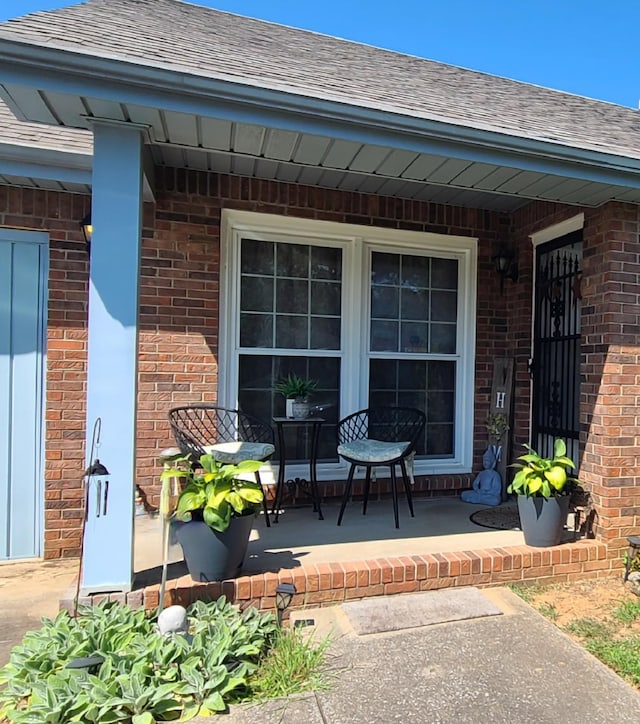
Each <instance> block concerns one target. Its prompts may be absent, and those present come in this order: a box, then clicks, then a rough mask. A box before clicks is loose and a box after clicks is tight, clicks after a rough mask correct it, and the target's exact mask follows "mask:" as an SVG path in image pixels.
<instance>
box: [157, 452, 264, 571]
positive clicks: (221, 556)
mask: <svg viewBox="0 0 640 724" xmlns="http://www.w3.org/2000/svg"><path fill="white" fill-rule="evenodd" d="M261 465H262V463H261V462H259V461H257V460H245V461H243V462H241V463H238V464H237V465H223V464H222V463H219V462H217V461H216V460H215V459H214V457H213V455H202V456H201V458H200V462H199V468H195V467H193V466H192V465H191V458H190V456H179V457H176V458H174V460H173V466H172V467H170V468H168V469H166V470H164V471H163V473H162V476H161V479H162V481H163V482H164V481H169V480H170V479H173V478H179V479H181V481H182V491H181V492H180V494H179V495H178V499H177V503H176V507H175V511H174V513H173V519H174V521H175V522H174V529H175V533H176V537H177V539H178V542H179V543H180V545H181V546H182V550H183V552H184V558H185V561H186V564H187V568H188V569H189V574H190V575H191V578H193V580H195V581H221V580H225V579H228V578H235V576H236V575H237V574H238V572H239V570H240V568H241V567H242V563H243V561H244V556H245V553H246V551H247V546H248V544H249V536H250V534H251V528H252V525H253V521H254V518H255V515H256V513H257V512H258V511H259V509H260V504H261V503H262V496H263V492H262V487H261V486H260V484H259V483H257V482H254V481H251V480H244V479H242V477H241V476H242V475H245V474H247V473H255V472H256V471H257V470H258V469H259V468H260V466H261Z"/></svg>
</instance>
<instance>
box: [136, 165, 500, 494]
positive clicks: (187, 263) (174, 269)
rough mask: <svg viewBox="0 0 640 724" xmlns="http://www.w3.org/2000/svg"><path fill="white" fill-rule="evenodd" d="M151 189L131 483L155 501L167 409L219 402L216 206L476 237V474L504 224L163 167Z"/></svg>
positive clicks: (465, 480)
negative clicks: (134, 475)
mask: <svg viewBox="0 0 640 724" xmlns="http://www.w3.org/2000/svg"><path fill="white" fill-rule="evenodd" d="M157 182H158V188H157V190H156V191H157V193H156V201H157V204H156V208H155V216H153V215H152V213H151V211H150V213H149V214H148V215H147V217H146V219H145V230H144V242H143V261H142V295H141V312H142V314H141V334H140V344H141V348H140V349H141V355H140V378H139V380H140V394H139V412H138V415H139V435H138V451H139V469H138V482H139V483H140V484H141V486H142V487H143V489H144V490H145V492H146V493H147V495H148V496H149V498H150V499H151V500H152V501H155V500H156V496H157V493H158V486H157V482H158V474H159V469H158V466H157V462H156V460H157V455H158V453H159V452H160V450H162V449H163V448H164V447H166V446H169V445H172V444H173V440H172V438H171V435H170V432H169V428H168V424H167V422H166V415H167V410H168V409H169V408H170V407H171V406H173V405H179V404H187V403H190V402H199V401H205V402H213V401H215V399H216V382H217V346H218V337H217V331H218V321H217V318H218V297H219V268H218V265H219V252H220V216H221V210H222V209H223V208H233V209H242V210H246V211H256V212H262V213H269V214H281V215H289V216H298V217H304V218H313V219H322V220H329V221H335V222H342V223H350V224H362V225H366V226H371V225H375V226H382V227H386V228H396V229H406V230H412V231H424V232H427V231H430V232H436V233H442V234H457V235H464V236H477V237H478V238H479V244H478V249H479V251H478V276H479V284H478V291H479V299H478V326H477V334H478V353H477V360H476V377H477V396H476V409H477V414H476V429H475V435H474V439H475V441H476V442H475V460H476V465H475V468H476V469H480V468H481V465H480V456H481V454H482V452H483V450H484V448H485V447H486V439H487V438H486V430H485V428H484V420H485V419H486V416H487V412H488V406H489V395H490V388H491V379H492V374H493V359H494V357H496V356H501V355H504V354H505V351H506V343H507V337H506V331H507V324H506V316H507V314H506V309H507V298H506V297H502V296H501V295H500V292H499V280H498V277H497V275H496V273H495V271H494V269H493V263H492V261H491V256H492V254H493V253H495V251H496V250H497V243H498V240H499V238H500V237H501V236H503V235H505V234H506V233H507V232H508V230H509V218H508V216H506V215H503V214H498V213H491V212H484V211H479V210H475V209H463V208H457V207H447V206H442V205H438V204H430V203H426V202H419V201H403V200H398V199H391V198H384V197H378V196H371V195H365V194H358V193H348V192H339V191H323V190H321V189H316V188H312V187H306V186H296V185H293V184H285V183H277V182H271V181H264V180H259V179H248V178H240V177H234V176H220V175H216V174H207V173H204V172H187V171H185V170H183V169H163V170H162V171H159V173H158V179H157ZM472 479H473V476H469V475H465V476H437V477H434V478H428V479H423V480H419V481H417V489H418V490H420V489H421V488H422V489H423V490H424V491H425V492H431V493H433V492H434V491H435V492H438V493H439V494H441V493H453V492H454V491H457V490H460V489H461V488H465V487H470V484H471V480H472ZM324 490H325V491H326V492H327V493H331V492H338V491H333V490H332V488H331V486H325V487H324Z"/></svg>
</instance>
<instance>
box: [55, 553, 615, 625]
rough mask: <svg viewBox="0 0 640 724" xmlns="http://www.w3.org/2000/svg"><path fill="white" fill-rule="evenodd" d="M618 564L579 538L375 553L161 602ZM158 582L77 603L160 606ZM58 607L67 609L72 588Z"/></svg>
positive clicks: (178, 587)
mask: <svg viewBox="0 0 640 724" xmlns="http://www.w3.org/2000/svg"><path fill="white" fill-rule="evenodd" d="M614 565H615V561H614V560H612V558H611V556H608V555H607V547H606V545H604V544H602V543H599V542H597V541H594V540H582V541H577V542H571V543H564V544H563V545H559V546H555V547H553V548H532V547H530V546H514V547H507V548H488V549H486V550H475V551H464V552H456V553H428V554H425V555H413V556H400V557H397V558H376V559H374V560H364V561H356V562H352V563H318V564H315V565H310V566H300V567H299V568H294V569H283V570H281V571H279V572H278V573H272V572H268V573H257V574H253V575H247V576H241V577H239V578H236V579H233V580H228V581H219V582H216V583H197V582H195V581H193V580H191V577H190V576H188V575H185V576H182V577H181V578H177V579H173V580H169V581H167V585H166V592H165V601H164V603H165V606H169V605H172V604H180V605H183V606H185V607H186V606H189V604H191V603H193V602H194V601H196V600H213V599H216V598H219V597H220V596H221V595H225V596H226V597H227V599H228V600H229V601H231V602H233V603H236V604H238V605H240V606H241V607H242V608H245V607H247V606H255V607H256V608H258V609H260V610H262V611H274V610H275V590H276V586H277V585H278V583H284V582H289V583H293V584H294V586H295V587H296V591H297V593H296V595H295V596H294V598H293V601H292V604H291V608H290V610H291V609H302V608H306V607H318V606H328V605H332V604H337V603H340V602H342V601H349V600H354V599H359V598H367V597H368V596H386V595H391V594H396V593H411V592H416V591H428V590H434V589H439V588H447V587H451V586H492V585H500V584H504V583H509V582H529V583H534V582H537V583H540V584H546V583H558V582H569V581H574V580H578V579H580V578H595V577H599V576H605V575H610V574H611V571H612V569H613V567H614ZM159 596H160V586H159V585H158V584H154V585H152V586H147V587H145V588H139V589H134V590H133V591H131V592H130V593H126V594H124V593H111V594H93V595H91V596H86V597H81V598H80V600H79V603H80V604H86V605H92V604H95V603H97V602H99V601H102V600H104V599H108V600H112V601H117V602H119V603H127V604H129V605H130V606H132V607H134V608H139V607H141V606H144V608H145V609H147V610H153V609H154V608H157V606H158V603H159ZM60 607H61V608H64V609H66V610H69V611H71V610H72V608H73V593H71V595H69V594H67V595H66V596H65V597H64V598H63V599H62V600H61V602H60Z"/></svg>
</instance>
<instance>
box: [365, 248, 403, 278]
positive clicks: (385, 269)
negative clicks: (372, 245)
mask: <svg viewBox="0 0 640 724" xmlns="http://www.w3.org/2000/svg"><path fill="white" fill-rule="evenodd" d="M399 281H400V257H399V256H398V254H382V253H380V252H379V251H374V252H373V253H372V254H371V283H372V284H392V285H396V284H398V283H399Z"/></svg>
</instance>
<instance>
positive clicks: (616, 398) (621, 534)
mask: <svg viewBox="0 0 640 724" xmlns="http://www.w3.org/2000/svg"><path fill="white" fill-rule="evenodd" d="M585 238H586V239H588V242H587V244H586V245H585V259H584V280H583V285H582V288H583V291H582V294H583V299H582V303H583V327H582V332H583V349H582V374H583V385H582V389H581V399H580V422H581V427H582V434H581V437H582V442H583V445H584V455H583V460H582V465H581V469H580V474H581V478H582V479H583V480H584V481H585V483H586V484H587V485H588V486H589V488H590V489H591V491H592V493H593V496H594V499H595V504H596V507H597V510H598V518H597V532H598V537H599V538H600V539H602V540H603V541H604V542H606V543H607V544H608V545H609V550H610V551H611V554H612V555H619V549H620V548H622V547H624V548H626V546H627V541H626V537H627V536H628V535H637V534H638V533H639V532H640V467H639V466H640V452H639V448H638V443H639V441H640V436H639V433H638V419H639V412H638V401H639V400H640V348H639V347H638V340H639V339H640V283H639V281H638V280H639V273H640V207H639V206H636V205H633V204H622V203H610V204H607V205H606V206H604V207H602V208H601V209H600V210H598V211H597V212H595V211H592V212H590V213H588V214H585Z"/></svg>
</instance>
